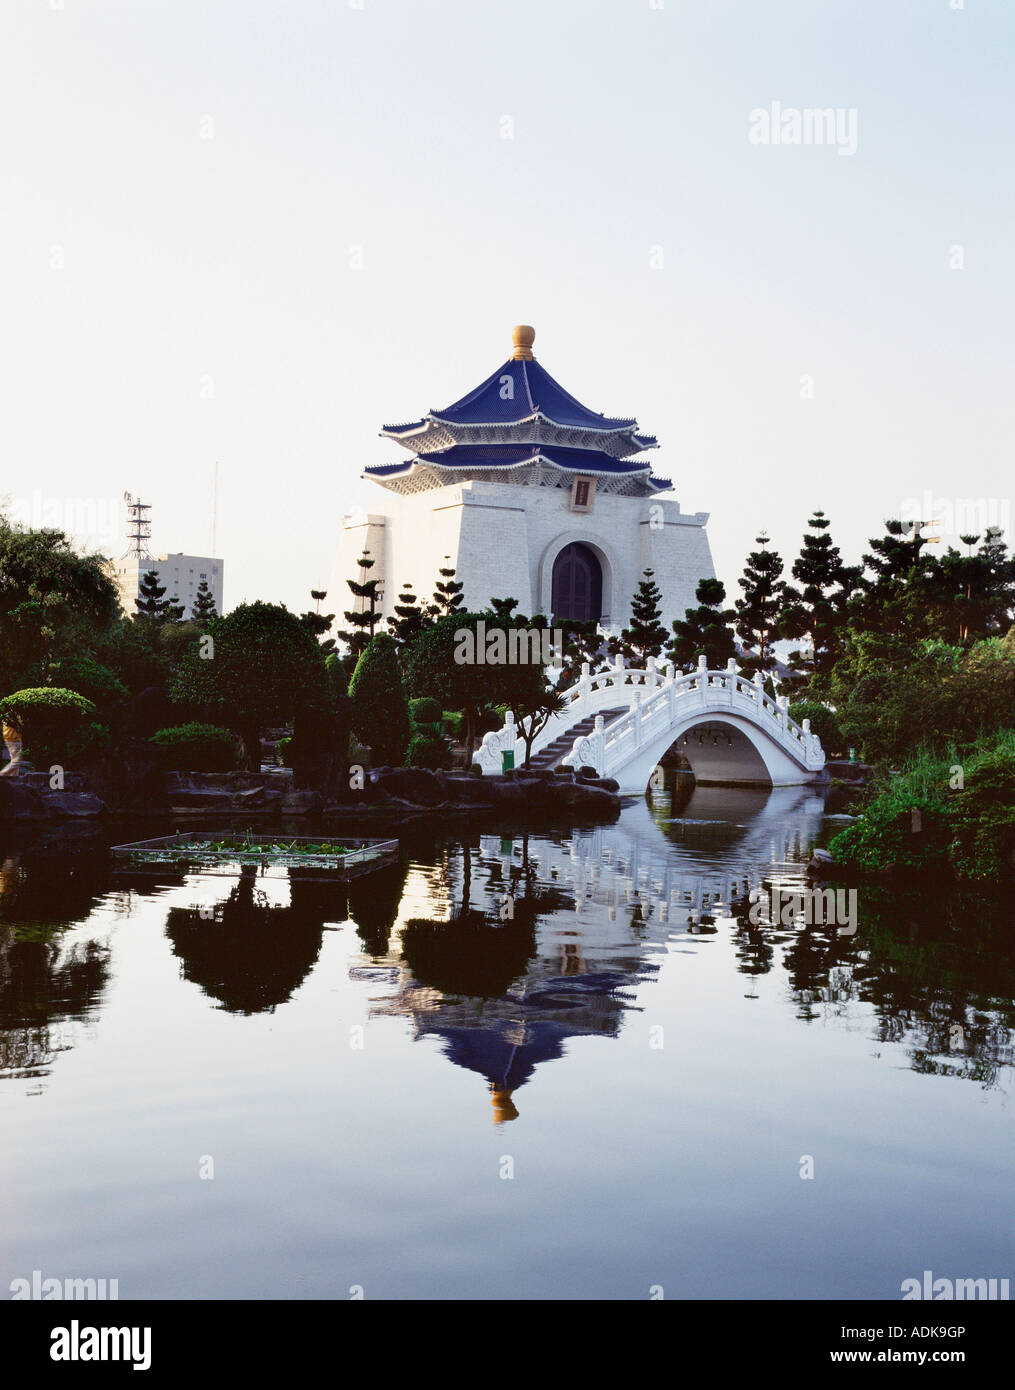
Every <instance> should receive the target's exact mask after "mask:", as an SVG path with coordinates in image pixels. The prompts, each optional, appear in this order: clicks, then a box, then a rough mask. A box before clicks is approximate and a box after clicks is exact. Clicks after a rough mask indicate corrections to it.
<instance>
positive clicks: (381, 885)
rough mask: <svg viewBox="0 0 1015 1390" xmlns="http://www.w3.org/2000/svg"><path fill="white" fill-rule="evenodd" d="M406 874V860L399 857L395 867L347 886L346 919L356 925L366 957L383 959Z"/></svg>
mask: <svg viewBox="0 0 1015 1390" xmlns="http://www.w3.org/2000/svg"><path fill="white" fill-rule="evenodd" d="M408 872H409V863H408V859H407V858H406V856H405V855H404V854H402V855H400V856H399V858H398V861H397V863H394V864H388V865H385V867H384V868H383V869H377V870H375V871H374V872H373V873H371V874H363V875H362V876H361V877H360V878H354V879H351V880H350V882H349V885H348V893H349V916H350V917H351V918H352V920H353V921H354V922H355V923H356V931H357V932H358V933H359V935H360V937H361V938H362V940H363V945H364V948H365V949H366V951H367V954H368V955H371V956H383V955H384V953H385V951H386V950H387V949H388V937H389V936H390V935H391V929H392V928H393V927H394V925H395V923H396V922H397V921H398V909H399V907H400V906H401V903H402V894H403V892H404V891H405V880H406V876H407V874H408Z"/></svg>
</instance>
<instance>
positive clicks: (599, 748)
mask: <svg viewBox="0 0 1015 1390" xmlns="http://www.w3.org/2000/svg"><path fill="white" fill-rule="evenodd" d="M605 728H606V720H605V719H604V718H603V716H602V715H601V714H597V715H596V723H595V728H594V729H593V732H592V746H593V748H594V749H595V755H596V760H595V768H596V771H597V772H598V773H599V775H600V777H605V776H606V734H605V732H604V730H605Z"/></svg>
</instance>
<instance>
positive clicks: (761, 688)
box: [754, 671, 765, 719]
mask: <svg viewBox="0 0 1015 1390" xmlns="http://www.w3.org/2000/svg"><path fill="white" fill-rule="evenodd" d="M754 699H755V702H756V704H757V706H758V718H759V719H760V718H761V715H762V712H763V711H764V708H765V677H764V676H763V675H762V673H761V672H760V671H755V673H754Z"/></svg>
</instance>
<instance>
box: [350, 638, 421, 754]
mask: <svg viewBox="0 0 1015 1390" xmlns="http://www.w3.org/2000/svg"><path fill="white" fill-rule="evenodd" d="M349 697H350V699H351V700H352V728H353V732H354V733H355V734H356V736H357V738H359V739H361V740H362V741H363V742H364V743H366V744H368V745H369V747H370V748H371V749H372V750H373V761H374V763H375V765H376V766H378V767H381V766H384V765H388V766H390V767H400V766H401V764H402V759H403V758H404V756H405V750H406V746H407V745H408V742H409V736H410V734H411V732H412V730H411V728H410V726H409V706H408V704H407V703H406V699H405V691H404V690H403V689H402V674H401V671H400V669H399V665H398V655H397V652H396V649H395V643H394V640H393V638H392V637H391V635H390V633H387V632H379V633H378V634H377V635H376V637H373V638H371V640H370V643H369V645H368V646H367V647H365V648H364V650H363V655H362V656H361V657H360V659H359V661H358V662H357V663H356V670H355V671H354V672H353V677H352V681H351V682H350V684H349Z"/></svg>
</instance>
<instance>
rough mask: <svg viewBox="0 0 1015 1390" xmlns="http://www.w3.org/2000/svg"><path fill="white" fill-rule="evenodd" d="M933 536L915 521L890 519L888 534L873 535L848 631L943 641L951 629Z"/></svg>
mask: <svg viewBox="0 0 1015 1390" xmlns="http://www.w3.org/2000/svg"><path fill="white" fill-rule="evenodd" d="M933 543H934V537H931V536H924V535H923V533H922V531H921V530H920V528H919V527H917V526H914V524H913V523H912V522H903V521H898V520H896V519H895V518H889V519H888V520H887V521H886V522H885V534H884V535H883V536H872V537H871V539H870V542H869V544H870V551H869V552H868V553H867V554H865V555H864V557H863V563H864V572H863V574H862V576H861V579H860V583H859V585H858V587H857V591H856V593H855V594H854V595H853V597H852V599H851V600H850V603H849V621H850V626H851V627H854V628H856V629H858V630H863V631H866V632H878V633H882V634H884V635H886V636H887V635H891V634H892V633H897V632H900V631H903V630H908V632H909V635H910V636H912V637H913V638H921V637H937V636H943V635H944V633H945V630H946V629H950V627H951V622H950V615H949V614H948V613H947V609H948V607H949V603H948V597H947V593H946V585H945V584H943V583H942V574H941V565H940V563H939V562H938V561H937V560H936V559H934V558H933V552H930V553H928V554H924V551H925V549H926V547H927V546H928V545H932V544H933Z"/></svg>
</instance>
